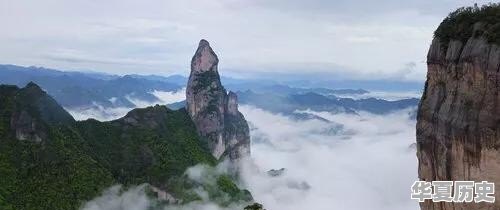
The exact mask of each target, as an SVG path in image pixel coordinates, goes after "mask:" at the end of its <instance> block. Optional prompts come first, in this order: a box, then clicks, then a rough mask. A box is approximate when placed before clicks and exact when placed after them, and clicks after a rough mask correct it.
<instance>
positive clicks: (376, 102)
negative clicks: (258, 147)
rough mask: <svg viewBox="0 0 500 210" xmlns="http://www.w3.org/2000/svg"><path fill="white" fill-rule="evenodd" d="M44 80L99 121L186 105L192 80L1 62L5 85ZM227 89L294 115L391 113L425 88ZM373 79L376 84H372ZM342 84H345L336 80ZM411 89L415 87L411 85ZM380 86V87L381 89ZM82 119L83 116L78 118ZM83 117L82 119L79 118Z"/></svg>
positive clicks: (235, 83) (286, 84) (283, 85)
mask: <svg viewBox="0 0 500 210" xmlns="http://www.w3.org/2000/svg"><path fill="white" fill-rule="evenodd" d="M30 81H33V82H35V83H37V84H39V85H40V86H41V87H42V89H44V90H46V91H47V92H48V93H49V94H50V95H51V96H52V97H54V99H56V101H57V102H58V103H60V104H61V105H62V106H64V107H65V108H66V109H68V110H70V111H72V110H76V111H78V112H79V113H83V112H85V111H87V112H95V111H100V112H102V113H101V116H102V117H97V116H96V118H98V119H116V118H118V117H121V116H123V115H124V114H125V113H126V111H127V110H129V109H130V108H134V107H145V106H147V105H154V104H170V105H169V107H171V108H174V109H178V108H180V107H183V106H184V102H182V101H183V100H184V96H183V95H184V94H183V92H184V89H183V88H184V87H185V84H186V83H187V78H186V77H184V76H181V75H172V76H168V77H165V76H157V75H125V76H118V75H110V74H104V73H96V72H67V71H59V70H53V69H45V68H38V67H21V66H15V65H0V83H2V84H12V85H17V86H20V87H22V86H24V85H26V84H27V83H29V82H30ZM221 81H222V83H223V84H225V86H226V89H227V90H231V91H234V92H235V93H236V94H237V95H238V96H239V98H240V101H241V103H243V104H249V105H254V106H256V107H261V108H263V109H266V110H270V111H273V112H279V113H287V114H290V113H292V112H293V111H294V110H296V109H313V110H316V111H346V112H355V111H356V110H357V111H368V112H372V113H388V112H391V111H396V110H400V109H404V108H408V107H412V106H416V105H417V104H418V99H417V98H416V97H418V95H419V94H420V93H419V90H418V89H413V90H412V91H408V90H407V89H408V88H406V89H401V90H398V91H396V92H393V91H383V90H382V91H380V90H379V91H369V90H365V89H360V88H357V87H356V86H355V85H356V84H357V83H352V84H347V82H346V84H344V85H345V86H343V87H351V88H342V89H332V88H327V87H325V86H322V84H306V83H309V82H307V81H305V80H303V81H297V80H294V81H275V80H270V79H267V80H256V79H236V78H229V77H222V78H221ZM367 83H370V82H367ZM335 85H338V86H339V87H342V84H340V85H339V84H334V85H331V86H335ZM410 89H411V88H410ZM376 90H377V89H376ZM77 118H79V117H77ZM79 119H80V118H79Z"/></svg>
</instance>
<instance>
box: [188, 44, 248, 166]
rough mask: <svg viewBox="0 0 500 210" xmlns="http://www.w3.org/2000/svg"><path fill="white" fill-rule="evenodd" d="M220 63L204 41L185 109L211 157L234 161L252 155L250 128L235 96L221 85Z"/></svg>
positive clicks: (195, 61)
mask: <svg viewBox="0 0 500 210" xmlns="http://www.w3.org/2000/svg"><path fill="white" fill-rule="evenodd" d="M218 63H219V59H218V58H217V55H216V54H215V52H214V51H213V50H212V48H211V47H210V44H209V43H208V42H207V41H206V40H201V41H200V43H199V46H198V49H197V50H196V53H195V54H194V56H193V59H192V60H191V74H190V75H189V80H188V85H187V87H186V107H187V110H188V113H189V115H190V116H191V119H193V121H194V123H195V124H196V128H197V130H198V132H199V133H200V135H201V136H203V137H205V138H206V139H207V141H208V146H209V148H210V151H211V152H212V155H213V156H215V157H216V158H221V157H229V158H230V159H231V160H235V159H238V158H240V157H242V156H245V155H248V154H249V153H250V134H249V128H248V124H247V122H246V120H245V118H244V117H243V115H242V114H241V113H240V112H239V111H238V102H237V97H236V94H234V93H232V92H229V93H227V92H226V89H225V88H224V87H223V86H222V84H221V81H220V77H219V72H218V69H217V65H218Z"/></svg>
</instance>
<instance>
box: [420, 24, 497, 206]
mask: <svg viewBox="0 0 500 210" xmlns="http://www.w3.org/2000/svg"><path fill="white" fill-rule="evenodd" d="M485 29H486V28H485V26H484V25H483V24H482V23H480V22H478V23H476V24H474V26H473V30H472V35H471V36H470V37H468V38H467V39H465V41H463V40H457V39H443V38H442V37H436V38H435V39H434V40H433V41H432V45H431V47H430V49H429V53H428V56H427V66H428V72H427V81H426V84H425V91H424V93H423V96H422V100H421V103H420V105H419V110H418V116H417V156H418V160H419V165H418V173H419V177H420V179H421V180H424V181H435V180H453V181H461V180H466V181H469V180H470V181H489V182H495V183H496V186H495V188H496V189H500V147H499V145H500V97H499V92H500V73H499V70H500V69H499V63H500V47H499V46H498V45H497V44H495V43H492V42H490V41H488V40H487V38H486V37H485V35H484V33H483V32H484V30H485ZM496 200H497V202H496V203H494V204H491V203H444V202H436V203H433V202H431V201H427V202H425V203H422V204H421V209H423V210H473V209H474V210H475V209H481V210H482V209H485V210H486V209H488V210H489V209H500V202H498V201H500V193H496Z"/></svg>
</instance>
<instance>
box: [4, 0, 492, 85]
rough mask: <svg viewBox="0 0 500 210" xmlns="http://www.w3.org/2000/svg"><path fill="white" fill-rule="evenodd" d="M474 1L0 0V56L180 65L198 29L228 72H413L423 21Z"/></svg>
mask: <svg viewBox="0 0 500 210" xmlns="http://www.w3.org/2000/svg"><path fill="white" fill-rule="evenodd" d="M474 2H478V1H472V0H406V1H404V2H403V1H400V0H380V1H372V0H336V1H330V0H311V1H302V0H177V1H173V0H143V1H137V0H135V1H132V0H109V1H98V0H73V1H64V0H46V1H30V0H15V1H14V0H0V25H1V26H2V32H1V33H0V46H2V47H1V48H0V63H9V64H18V65H26V66H31V65H35V66H44V67H52V68H58V69H64V70H93V71H105V72H108V73H114V74H125V73H138V74H150V73H154V74H161V75H168V74H172V73H182V74H186V73H187V72H188V69H189V62H190V59H191V56H192V54H193V52H194V50H195V48H196V46H197V44H198V41H199V39H201V38H205V39H207V40H209V41H210V42H211V45H212V47H213V48H214V50H215V51H216V52H217V53H218V54H219V57H220V59H221V63H220V67H219V69H220V71H223V72H224V74H226V75H231V76H259V75H265V74H263V72H271V73H294V74H311V73H326V74H330V75H332V76H334V77H335V76H342V77H345V78H351V79H373V78H381V79H387V78H389V79H398V80H399V79H403V80H413V81H422V80H423V79H424V77H425V65H424V64H425V63H424V62H425V55H426V51H427V48H428V46H429V44H430V42H431V39H432V32H433V30H434V29H435V28H436V27H437V25H438V24H439V22H440V21H441V20H442V19H443V18H444V17H445V16H446V15H447V14H448V12H450V11H452V10H454V9H456V8H457V7H460V6H465V5H473V3H474ZM478 3H479V4H481V3H485V1H479V2H478Z"/></svg>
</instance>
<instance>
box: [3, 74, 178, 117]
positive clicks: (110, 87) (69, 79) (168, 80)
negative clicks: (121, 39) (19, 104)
mask: <svg viewBox="0 0 500 210" xmlns="http://www.w3.org/2000/svg"><path fill="white" fill-rule="evenodd" d="M183 79H184V78H182V77H180V76H172V77H159V76H139V75H125V76H116V75H109V74H102V73H84V72H65V71H59V70H54V69H46V68H38V67H21V66H14V65H0V83H1V84H9V85H16V86H18V87H24V86H25V85H26V84H28V83H29V82H31V81H32V82H35V83H37V84H38V85H40V86H41V87H42V88H43V89H44V90H45V91H47V92H48V93H49V94H50V95H51V96H52V97H54V98H55V99H56V100H57V101H58V102H59V103H60V104H61V105H63V106H64V107H79V106H87V105H89V104H93V103H98V104H100V105H102V106H104V107H134V104H133V103H132V102H131V101H130V100H129V99H128V98H130V97H132V98H134V99H138V100H142V101H148V102H153V101H158V98H157V97H156V96H154V95H153V94H152V93H151V92H152V91H155V90H156V91H175V90H179V89H181V88H182V87H183V86H184V85H180V84H179V83H180V82H182V80H183ZM184 84H185V83H184Z"/></svg>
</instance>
